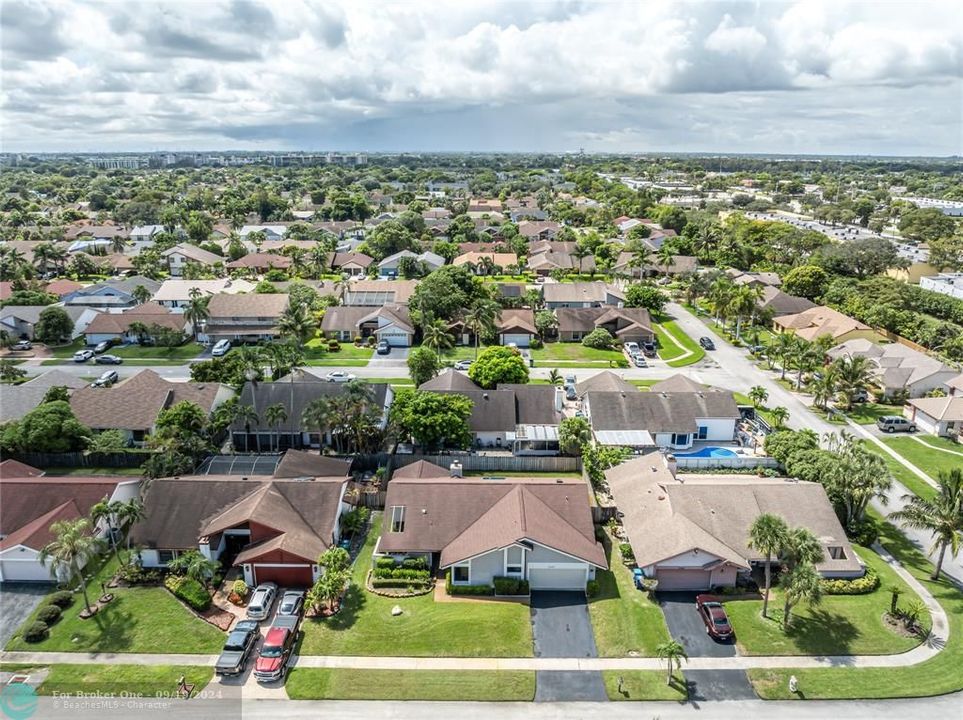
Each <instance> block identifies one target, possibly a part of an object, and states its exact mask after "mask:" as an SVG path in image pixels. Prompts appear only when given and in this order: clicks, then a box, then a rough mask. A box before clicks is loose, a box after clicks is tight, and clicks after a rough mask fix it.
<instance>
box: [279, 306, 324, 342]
mask: <svg viewBox="0 0 963 720" xmlns="http://www.w3.org/2000/svg"><path fill="white" fill-rule="evenodd" d="M317 330H318V321H317V318H315V317H314V315H312V314H311V311H310V310H309V309H308V307H307V305H305V304H304V303H300V302H295V303H291V304H290V305H288V306H287V308H285V310H284V312H283V313H281V317H280V318H278V331H279V332H280V333H281V335H283V336H285V337H290V338H295V339H297V341H298V342H299V343H300V344H302V345H303V344H304V343H306V342H307V341H308V340H310V339H311V338H312V337H314V334H315V333H316V332H317Z"/></svg>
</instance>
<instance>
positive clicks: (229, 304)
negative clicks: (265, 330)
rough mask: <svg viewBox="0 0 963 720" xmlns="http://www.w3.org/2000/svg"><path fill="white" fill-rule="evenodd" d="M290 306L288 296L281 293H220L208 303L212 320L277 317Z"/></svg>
mask: <svg viewBox="0 0 963 720" xmlns="http://www.w3.org/2000/svg"><path fill="white" fill-rule="evenodd" d="M287 307H288V296H287V295H284V294H281V293H254V294H251V295H230V294H227V293H218V294H217V295H214V296H212V297H211V299H210V302H208V304H207V311H208V313H210V316H211V318H210V319H211V321H214V320H224V319H228V318H232V317H239V318H253V317H268V318H276V317H278V316H279V315H280V314H281V313H283V312H284V311H285V310H286V309H287Z"/></svg>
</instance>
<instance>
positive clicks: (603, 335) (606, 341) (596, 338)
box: [582, 328, 614, 350]
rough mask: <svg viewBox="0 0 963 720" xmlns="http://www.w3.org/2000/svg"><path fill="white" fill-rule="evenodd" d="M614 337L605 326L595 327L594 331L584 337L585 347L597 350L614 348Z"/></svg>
mask: <svg viewBox="0 0 963 720" xmlns="http://www.w3.org/2000/svg"><path fill="white" fill-rule="evenodd" d="M613 341H614V338H613V337H612V334H611V333H610V332H609V331H608V330H606V329H605V328H595V329H594V330H593V331H592V332H590V333H589V334H588V335H586V336H585V337H583V338H582V344H583V345H584V346H585V347H589V348H594V349H596V350H609V349H611V348H612V342H613Z"/></svg>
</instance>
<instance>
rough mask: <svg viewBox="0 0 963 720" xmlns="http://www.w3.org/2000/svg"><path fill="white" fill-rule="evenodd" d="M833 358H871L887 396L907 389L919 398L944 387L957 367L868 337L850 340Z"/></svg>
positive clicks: (878, 379)
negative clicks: (872, 340)
mask: <svg viewBox="0 0 963 720" xmlns="http://www.w3.org/2000/svg"><path fill="white" fill-rule="evenodd" d="M826 354H827V355H829V357H831V358H838V357H845V356H847V355H848V356H850V357H859V356H862V357H867V358H869V359H870V360H871V361H872V363H873V364H874V365H875V366H876V371H875V376H876V383H877V384H878V386H879V388H880V390H881V391H882V393H883V395H885V396H887V397H889V396H892V395H893V394H895V393H899V392H901V391H904V390H905V391H906V392H907V393H909V397H911V398H919V397H923V396H924V395H926V394H927V393H928V392H930V391H931V390H937V389H942V388H943V386H944V385H945V384H946V383H947V381H949V380H951V379H952V378H953V377H954V376H955V375H956V374H957V373H956V370H954V369H953V368H951V367H950V366H949V365H946V364H945V363H943V362H942V361H940V360H937V359H936V358H934V357H930V356H929V355H927V354H926V353H921V352H919V351H918V350H914V349H913V348H911V347H907V346H906V345H902V344H900V343H887V344H886V345H877V344H876V343H874V342H871V341H869V340H866V339H865V338H857V339H855V340H847V341H846V342H844V343H842V344H840V345H837V346H836V347H834V348H832V349H831V350H830V351H829V352H827V353H826Z"/></svg>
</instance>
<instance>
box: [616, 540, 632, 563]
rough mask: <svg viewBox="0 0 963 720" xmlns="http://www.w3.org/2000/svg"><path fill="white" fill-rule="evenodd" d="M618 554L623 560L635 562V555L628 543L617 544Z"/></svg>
mask: <svg viewBox="0 0 963 720" xmlns="http://www.w3.org/2000/svg"><path fill="white" fill-rule="evenodd" d="M619 552H620V553H621V554H622V559H623V560H635V553H634V552H632V546H631V545H629V544H628V543H619Z"/></svg>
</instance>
